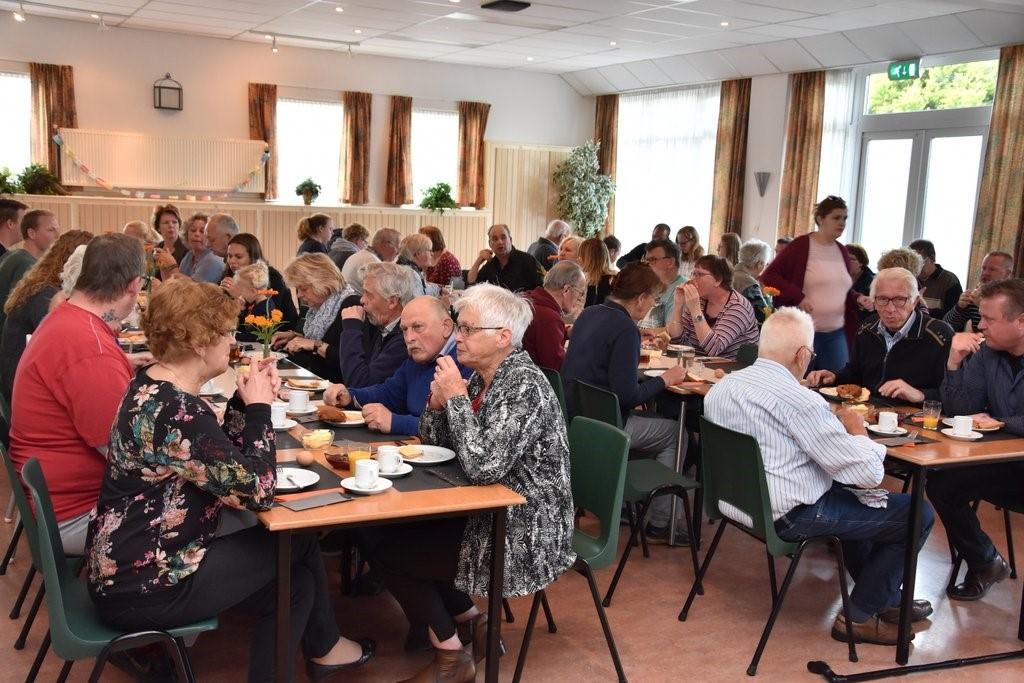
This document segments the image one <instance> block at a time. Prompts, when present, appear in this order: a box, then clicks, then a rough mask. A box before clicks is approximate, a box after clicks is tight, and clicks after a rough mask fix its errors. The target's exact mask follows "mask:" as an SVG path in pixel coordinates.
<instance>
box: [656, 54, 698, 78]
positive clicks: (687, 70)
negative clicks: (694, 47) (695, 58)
mask: <svg viewBox="0 0 1024 683" xmlns="http://www.w3.org/2000/svg"><path fill="white" fill-rule="evenodd" d="M652 61H653V62H654V63H655V64H656V65H657V67H658V68H659V69H661V70H662V71H664V72H665V73H666V74H667V75H668V77H669V78H671V79H672V82H673V83H698V82H700V81H703V80H704V74H702V73H701V72H700V71H698V70H697V67H695V66H694V65H693V64H692V63H691V62H690V58H689V56H687V55H679V56H676V57H662V58H661V59H655V60H652Z"/></svg>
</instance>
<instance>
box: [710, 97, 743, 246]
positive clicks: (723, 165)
mask: <svg viewBox="0 0 1024 683" xmlns="http://www.w3.org/2000/svg"><path fill="white" fill-rule="evenodd" d="M749 120H750V79H749V78H741V79H739V80H735V81H723V82H722V94H721V98H720V104H719V109H718V137H717V140H716V142H715V179H714V191H713V193H712V199H711V238H710V240H709V241H708V244H718V240H719V239H720V238H721V236H722V233H725V232H734V233H736V234H737V235H740V234H742V233H741V232H740V229H741V227H742V224H743V183H744V178H745V176H746V168H747V123H748V121H749Z"/></svg>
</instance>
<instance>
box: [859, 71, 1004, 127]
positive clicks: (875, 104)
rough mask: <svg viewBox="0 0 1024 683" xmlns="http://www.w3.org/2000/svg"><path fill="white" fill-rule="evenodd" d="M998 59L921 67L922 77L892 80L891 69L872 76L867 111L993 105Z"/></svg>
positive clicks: (886, 112)
mask: <svg viewBox="0 0 1024 683" xmlns="http://www.w3.org/2000/svg"><path fill="white" fill-rule="evenodd" d="M998 70H999V60H998V59H987V60H984V61H978V62H964V63H960V64H942V65H939V66H931V67H926V68H923V69H921V77H920V78H915V79H913V80H907V81H890V80H889V75H888V73H875V74H871V75H870V76H868V93H867V97H865V98H864V113H865V114H894V113H901V112H912V111H936V110H939V109H962V108H964V107H986V106H991V105H992V102H993V101H994V100H995V97H996V73H997V72H998Z"/></svg>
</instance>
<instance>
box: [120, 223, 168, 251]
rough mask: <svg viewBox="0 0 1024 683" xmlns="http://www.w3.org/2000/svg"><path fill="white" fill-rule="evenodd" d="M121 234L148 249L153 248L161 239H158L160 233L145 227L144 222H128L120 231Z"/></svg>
mask: <svg viewBox="0 0 1024 683" xmlns="http://www.w3.org/2000/svg"><path fill="white" fill-rule="evenodd" d="M121 232H123V233H124V234H126V235H131V236H132V237H134V238H135V239H137V240H139V241H140V242H142V244H143V245H145V246H146V247H149V248H151V247H155V246H156V245H157V244H159V243H160V241H161V239H162V238H161V237H160V233H158V232H157V231H156V230H154V229H153V228H151V227H149V226H148V225H146V222H145V221H128V222H127V223H125V224H124V228H122V229H121ZM148 250H149V249H148V248H147V251H148Z"/></svg>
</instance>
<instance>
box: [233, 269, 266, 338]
mask: <svg viewBox="0 0 1024 683" xmlns="http://www.w3.org/2000/svg"><path fill="white" fill-rule="evenodd" d="M231 282H232V285H231V290H230V294H231V296H233V297H235V299H236V300H237V301H238V332H237V333H235V339H237V340H238V341H242V342H254V341H257V339H256V333H255V332H253V331H252V330H251V329H249V328H248V327H247V326H246V325H245V318H246V316H248V315H262V316H265V317H267V318H269V317H270V316H271V314H272V313H273V311H276V310H277V305H276V304H275V303H274V299H273V298H271V297H269V296H267V287H268V285H269V283H270V272H269V269H268V267H267V262H266V261H257V262H256V263H253V264H250V265H248V266H242V267H241V268H239V269H238V272H237V273H235V275H234V277H232V278H231ZM222 286H223V285H222Z"/></svg>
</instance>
